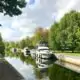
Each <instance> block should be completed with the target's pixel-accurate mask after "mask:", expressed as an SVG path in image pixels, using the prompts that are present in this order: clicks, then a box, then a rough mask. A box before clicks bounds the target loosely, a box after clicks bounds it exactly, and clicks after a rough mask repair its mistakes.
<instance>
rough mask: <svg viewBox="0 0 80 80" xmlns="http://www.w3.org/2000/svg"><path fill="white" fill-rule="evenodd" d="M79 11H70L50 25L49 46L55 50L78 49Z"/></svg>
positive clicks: (79, 39)
mask: <svg viewBox="0 0 80 80" xmlns="http://www.w3.org/2000/svg"><path fill="white" fill-rule="evenodd" d="M79 29H80V13H79V12H76V11H71V12H69V13H67V14H65V15H64V17H63V18H62V19H61V20H60V22H57V23H55V24H53V25H52V26H51V29H50V32H49V33H50V37H49V38H50V44H51V45H50V46H51V47H52V48H53V49H54V48H55V49H57V50H66V49H67V50H71V51H72V52H74V51H76V50H80V38H79V37H80V35H79V33H80V30H79Z"/></svg>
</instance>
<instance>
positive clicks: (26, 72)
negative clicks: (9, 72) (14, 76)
mask: <svg viewBox="0 0 80 80" xmlns="http://www.w3.org/2000/svg"><path fill="white" fill-rule="evenodd" d="M6 60H7V61H8V62H9V63H10V64H12V66H13V67H14V68H15V69H17V70H18V72H20V73H21V74H22V75H23V77H24V78H25V79H26V80H35V75H34V70H33V66H32V65H31V64H26V63H25V62H24V63H23V62H22V61H21V60H20V59H19V58H9V57H7V58H6Z"/></svg>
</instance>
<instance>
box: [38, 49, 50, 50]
mask: <svg viewBox="0 0 80 80" xmlns="http://www.w3.org/2000/svg"><path fill="white" fill-rule="evenodd" d="M39 50H49V49H39Z"/></svg>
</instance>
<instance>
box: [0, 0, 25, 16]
mask: <svg viewBox="0 0 80 80" xmlns="http://www.w3.org/2000/svg"><path fill="white" fill-rule="evenodd" d="M25 6H26V2H25V0H0V12H1V13H3V14H4V15H9V16H11V17H12V16H13V15H14V16H15V15H20V14H21V13H22V11H21V8H24V7H25Z"/></svg>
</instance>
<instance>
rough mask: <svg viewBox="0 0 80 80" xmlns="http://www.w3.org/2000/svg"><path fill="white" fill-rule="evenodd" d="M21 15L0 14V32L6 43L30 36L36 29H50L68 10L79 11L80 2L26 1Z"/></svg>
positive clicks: (73, 0)
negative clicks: (0, 25)
mask: <svg viewBox="0 0 80 80" xmlns="http://www.w3.org/2000/svg"><path fill="white" fill-rule="evenodd" d="M26 2H27V5H26V7H25V8H24V9H22V12H23V13H22V14H21V15H19V16H15V17H9V16H3V14H0V24H2V27H0V32H1V34H2V37H3V39H4V40H6V41H19V40H21V39H23V38H25V37H26V36H32V35H33V34H34V32H35V29H36V28H37V27H43V28H50V26H51V25H52V24H53V23H54V21H59V20H60V19H61V18H62V17H63V16H64V14H65V13H67V12H69V11H70V10H77V11H79V10H80V5H79V4H80V0H26Z"/></svg>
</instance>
